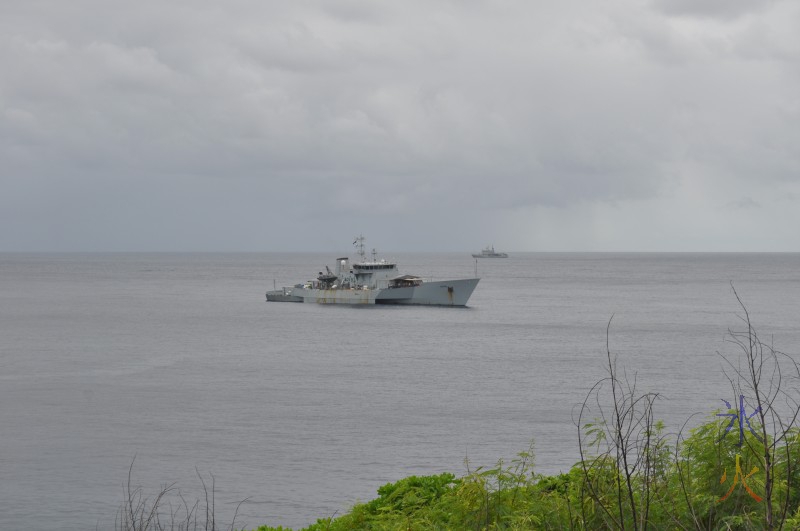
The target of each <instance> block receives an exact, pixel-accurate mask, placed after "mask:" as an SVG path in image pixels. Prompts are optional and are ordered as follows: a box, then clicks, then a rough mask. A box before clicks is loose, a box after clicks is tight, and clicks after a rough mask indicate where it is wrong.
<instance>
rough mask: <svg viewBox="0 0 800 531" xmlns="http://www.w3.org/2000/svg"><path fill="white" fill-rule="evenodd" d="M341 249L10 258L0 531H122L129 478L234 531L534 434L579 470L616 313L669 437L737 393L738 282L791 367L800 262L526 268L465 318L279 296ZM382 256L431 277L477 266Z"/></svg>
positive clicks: (485, 457)
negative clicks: (205, 511) (206, 490)
mask: <svg viewBox="0 0 800 531" xmlns="http://www.w3.org/2000/svg"><path fill="white" fill-rule="evenodd" d="M333 258H334V257H333V256H328V255H321V254H76V255H66V254H58V255H46V254H39V255H21V254H0V529H32V530H37V529H53V528H58V529H63V530H86V529H95V528H98V529H111V528H113V527H114V518H115V515H116V511H117V509H118V507H119V506H120V504H121V503H122V500H123V486H124V484H125V483H126V481H127V477H128V470H129V468H130V467H131V464H132V463H133V473H132V484H133V486H134V487H136V486H141V487H142V488H143V489H144V494H145V495H153V494H155V493H157V491H158V490H159V489H160V488H161V487H163V486H164V485H167V484H172V483H175V486H176V487H177V488H179V489H180V492H181V493H182V494H183V495H184V496H185V497H187V498H189V499H191V500H194V499H197V498H199V497H200V496H201V494H202V485H201V483H200V480H199V479H198V473H199V474H200V475H201V476H202V477H203V478H204V479H205V481H206V483H207V485H208V486H209V487H210V485H211V482H212V481H213V483H214V491H215V502H216V513H217V518H218V521H219V520H223V521H225V522H226V523H225V525H226V526H227V525H228V524H229V523H230V519H231V518H232V516H233V513H234V510H235V507H236V505H237V503H238V502H240V501H241V500H244V499H247V501H246V502H245V503H244V504H242V505H241V507H240V509H239V515H238V517H237V519H236V525H237V527H240V526H241V527H245V526H246V527H249V528H254V527H257V526H258V525H261V524H267V523H268V524H271V525H279V524H281V525H288V526H295V527H299V526H302V525H307V524H310V523H312V522H313V521H314V520H315V519H316V518H317V517H325V516H331V515H333V514H335V513H337V512H338V514H341V513H343V512H346V511H347V509H348V508H349V507H350V506H351V505H352V504H353V503H354V502H356V501H359V500H360V501H366V500H369V499H371V498H373V497H374V496H375V490H376V489H377V488H378V487H379V486H380V485H382V484H384V483H387V482H390V481H395V480H397V479H400V478H402V477H404V476H407V475H410V474H434V473H439V472H443V471H452V472H454V473H456V474H461V473H463V472H464V470H465V466H464V459H465V457H468V458H469V461H470V466H471V467H475V466H480V465H491V464H494V463H495V461H496V460H497V459H498V458H506V459H508V458H511V457H513V456H514V455H515V454H516V453H517V452H520V451H523V450H525V449H527V447H528V445H529V443H530V441H531V439H534V440H535V452H536V464H537V469H538V471H540V472H544V473H554V472H558V471H560V470H566V469H568V468H569V467H570V466H571V465H572V464H573V463H574V462H575V461H576V459H577V455H578V453H577V443H576V428H575V426H574V424H573V414H574V412H575V411H576V407H577V406H578V405H579V404H580V403H581V401H582V399H583V398H584V396H585V393H586V391H587V390H588V389H589V388H590V387H591V386H592V385H593V384H594V383H595V382H596V381H597V380H598V379H600V378H602V377H603V376H604V363H605V343H606V327H607V325H608V322H609V319H610V318H611V316H612V315H613V316H614V317H613V320H612V322H611V331H610V346H611V349H612V351H613V352H614V353H616V354H617V355H618V356H619V363H620V366H624V367H625V369H626V370H627V371H628V374H629V375H633V374H634V373H636V375H637V381H638V386H639V388H640V389H642V390H649V391H656V392H659V393H661V394H662V395H663V400H662V401H661V402H660V403H659V404H658V409H657V413H658V416H659V417H660V418H663V419H664V420H665V421H666V423H667V426H668V428H669V429H670V430H673V431H676V430H677V429H679V428H680V425H681V424H682V422H683V421H684V420H685V419H686V418H687V417H688V416H689V415H691V414H692V413H700V414H701V415H700V416H701V417H702V415H706V414H708V413H710V412H712V411H713V410H715V409H717V408H719V407H720V406H721V401H720V398H727V399H728V400H729V401H730V400H732V399H733V397H732V396H729V395H731V390H730V387H729V385H728V383H727V380H726V379H725V377H724V375H723V374H722V372H721V368H722V360H721V358H720V356H719V355H718V354H717V353H718V352H722V353H727V354H728V355H729V356H731V357H734V358H735V356H736V351H735V350H733V349H732V347H731V346H730V345H729V344H727V343H725V342H724V335H725V332H726V331H727V330H728V329H729V328H736V327H738V326H739V325H740V321H739V318H738V317H737V316H738V315H740V314H741V312H740V308H739V307H738V305H737V301H736V298H735V296H734V294H733V292H732V290H731V284H730V283H731V282H733V284H734V286H735V287H736V290H737V291H738V293H739V295H740V296H741V298H742V299H743V301H744V302H745V303H746V305H747V308H748V310H749V312H750V315H751V318H752V320H753V322H754V323H755V325H756V327H757V329H758V330H759V332H760V334H761V336H762V338H766V339H768V340H770V341H772V342H773V343H774V345H775V347H776V348H778V349H780V350H783V351H785V352H788V353H791V354H798V353H800V319H799V318H800V254H513V255H512V257H511V258H509V259H507V260H489V259H484V260H480V261H479V262H478V264H477V268H478V275H479V276H480V277H481V278H482V280H481V282H480V284H479V285H478V288H477V290H476V291H475V293H474V294H473V296H472V298H471V299H470V305H469V307H468V308H461V309H458V308H426V307H383V306H380V307H372V308H348V307H333V306H329V307H326V306H317V305H310V304H288V303H266V302H265V301H264V292H265V291H266V290H267V289H272V287H273V280H275V281H276V282H277V286H279V287H280V286H281V285H291V284H294V283H295V282H299V281H302V280H306V279H308V278H312V277H314V276H316V272H317V271H319V270H321V269H322V267H323V266H324V265H325V264H329V265H333V260H332V259H333ZM387 258H395V259H397V261H398V262H399V264H400V269H401V272H404V273H417V274H421V275H424V276H432V277H434V278H436V279H444V278H448V277H450V278H457V277H466V276H472V275H473V273H474V269H475V267H476V264H475V262H474V260H472V259H471V258H470V257H469V255H468V254H396V255H387ZM134 458H135V461H134ZM212 476H213V480H212Z"/></svg>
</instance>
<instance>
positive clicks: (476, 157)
mask: <svg viewBox="0 0 800 531" xmlns="http://www.w3.org/2000/svg"><path fill="white" fill-rule="evenodd" d="M704 6H705V7H703V8H702V9H701V8H699V7H697V6H695V4H689V3H684V2H679V1H674V0H671V1H660V2H654V3H652V4H650V5H631V4H630V3H628V2H623V1H621V0H618V1H612V2H608V3H604V4H603V5H602V6H601V5H589V6H586V5H583V4H582V3H579V2H574V1H567V2H560V3H548V4H542V5H537V4H536V3H531V2H517V1H509V2H494V3H490V2H466V3H461V2H447V1H440V2H424V3H422V2H407V3H402V4H376V3H374V2H362V1H356V0H348V1H336V2H314V1H303V2H291V3H285V2H251V1H245V0H239V1H234V2H230V3H226V4H225V5H224V6H223V5H220V4H217V3H211V2H202V1H201V2H194V3H191V4H183V3H177V2H167V3H163V2H153V1H152V0H145V1H142V2H137V3H132V4H119V3H108V2H100V1H99V0H83V1H80V2H74V3H69V4H64V3H60V2H46V1H43V2H30V3H14V5H8V4H7V5H5V6H4V7H2V8H0V35H2V37H0V43H2V45H1V46H0V67H1V68H2V71H3V72H4V75H3V76H2V78H0V157H2V160H3V161H4V164H3V168H2V169H0V184H2V186H3V190H4V191H5V193H4V194H3V196H2V197H1V198H0V221H2V222H3V227H4V228H2V229H0V250H4V249H6V250H30V249H40V250H47V249H56V250H70V249H76V250H93V249H97V250H102V249H106V248H113V249H114V250H124V249H128V248H130V249H132V250H138V249H145V250H147V249H155V250H171V249H174V250H214V249H220V250H236V249H241V250H268V249H273V248H283V249H298V250H301V249H304V248H306V247H311V248H319V247H324V246H325V245H328V244H327V242H329V241H330V240H331V239H332V238H336V237H342V238H343V241H344V243H347V242H346V239H347V238H349V237H350V236H351V235H352V234H351V233H353V232H361V231H365V230H366V229H365V228H364V226H365V225H367V226H369V227H370V228H371V229H372V230H374V231H376V232H377V233H378V234H379V235H381V234H382V235H384V236H385V237H386V238H388V239H389V240H390V241H389V245H392V242H395V244H396V245H397V246H398V248H403V247H404V246H409V248H419V247H420V246H423V245H428V246H430V248H436V249H442V248H452V249H466V248H472V247H475V246H476V245H478V246H481V245H485V242H486V241H494V242H495V243H497V244H498V245H499V244H502V245H503V246H504V247H506V248H519V249H526V248H527V249H531V250H536V249H541V248H542V246H543V245H544V246H545V247H546V248H555V247H558V248H562V247H563V248H574V249H580V248H593V249H594V248H598V247H602V241H601V240H597V241H592V240H591V239H589V240H587V239H585V238H583V237H578V236H576V235H578V234H580V230H579V226H576V228H575V229H570V230H569V231H567V230H564V231H563V233H562V232H559V230H560V229H559V227H558V224H557V223H555V222H556V221H561V222H563V215H565V213H567V212H571V213H573V219H575V220H577V219H582V220H584V223H587V224H591V223H598V222H599V220H600V218H597V217H586V216H582V215H581V216H575V215H574V213H575V209H585V210H584V211H593V212H597V213H602V214H597V215H598V216H600V215H602V216H606V217H604V218H602V223H605V222H608V223H617V224H618V225H617V226H615V230H618V231H620V233H621V234H620V236H619V242H616V240H615V243H614V245H615V246H617V247H622V248H625V247H626V244H625V241H626V240H625V237H624V234H625V233H626V231H630V228H629V227H630V225H631V223H630V222H624V218H625V216H626V215H629V216H634V215H637V212H638V211H639V210H638V209H639V208H640V206H639V205H642V204H650V205H651V209H662V210H663V212H664V213H665V214H664V218H663V224H664V226H663V227H661V228H659V230H662V231H669V230H670V229H669V224H670V223H671V222H675V223H677V220H673V219H672V218H671V217H670V214H669V213H670V212H679V211H680V212H682V214H681V219H692V218H693V217H694V219H696V221H697V223H698V225H702V224H704V223H706V221H705V218H704V215H705V214H703V212H702V208H700V206H699V205H701V204H702V203H703V201H702V200H700V199H698V197H699V196H698V195H697V194H713V197H712V196H709V197H708V201H716V202H717V203H718V204H723V205H724V204H733V203H735V202H736V201H737V200H738V199H739V198H741V197H751V196H755V195H756V194H754V193H753V192H754V191H755V190H757V189H759V188H761V187H764V186H770V187H771V190H773V191H774V192H775V194H776V197H788V196H789V194H790V193H792V192H794V191H795V187H796V185H797V183H798V178H799V177H800V171H799V170H800V147H799V146H800V127H799V126H798V124H799V123H800V121H798V113H800V100H799V99H798V96H797V94H800V90H798V89H799V88H800V86H799V85H800V79H799V76H798V74H799V73H800V72H799V71H798V68H797V66H796V65H797V64H800V62H798V58H799V56H800V37H798V36H797V35H796V32H795V31H794V30H793V28H796V27H797V22H800V8H798V7H797V6H796V5H795V3H793V2H789V1H783V2H780V1H775V2H765V3H760V4H758V5H757V6H756V7H753V6H751V4H750V3H742V2H726V3H705V4H704ZM748 6H749V7H748ZM421 13H424V16H421V15H420V14H421ZM690 183H691V184H690ZM771 193H772V192H771ZM759 197H762V196H761V195H759ZM776 200H777V199H776ZM760 201H763V202H765V203H766V202H767V201H768V198H767V197H764V198H763V199H760ZM604 205H605V206H604ZM608 205H613V208H612V209H611V210H609V209H608V208H606V206H608ZM765 206H766V204H765ZM720 212H722V211H720ZM376 215H377V217H375V216H376ZM719 215H723V214H719ZM542 216H544V217H545V218H543V217H542ZM548 217H549V219H550V220H551V221H553V222H554V223H553V225H554V227H553V228H552V230H553V231H555V234H553V235H549V234H548V235H547V237H546V238H545V237H544V236H542V235H541V234H540V233H539V232H538V230H539V229H537V230H535V231H534V230H532V229H531V227H532V226H534V225H540V224H541V223H542V222H543V219H546V218H548ZM378 220H379V221H378ZM671 220H672V221H671ZM575 223H577V221H575ZM642 223H647V220H643V221H642ZM763 223H765V224H766V223H768V221H766V220H765V221H764V222H763ZM561 225H562V226H563V223H561ZM706 225H708V224H707V223H706ZM12 227H13V228H12ZM398 227H402V229H398ZM584 229H585V230H584V233H585V234H592V233H593V230H592V229H591V227H588V226H587V227H584ZM763 229H764V230H768V227H767V226H764V227H763ZM423 231H424V232H425V233H426V234H427V235H428V239H429V240H430V243H426V242H422V243H421V242H419V240H410V239H408V238H407V237H406V236H404V235H405V234H408V233H409V232H411V233H414V232H417V233H419V232H423ZM254 233H255V234H258V236H254V235H253V234H254ZM341 233H344V234H345V235H346V236H343V235H342V234H341ZM498 233H500V234H503V235H506V236H505V237H506V238H507V241H501V240H500V239H498V238H497V237H496V234H498ZM537 234H539V236H536V235H537ZM715 237H717V233H716V232H714V230H711V229H709V231H708V232H707V234H706V238H708V239H709V241H710V240H713V239H714V238H715ZM627 241H628V242H629V243H628V244H627V245H628V247H629V248H631V249H636V248H642V247H643V244H642V242H641V239H640V238H639V237H638V236H635V235H633V234H631V236H630V238H629V239H628V240H627ZM663 241H668V239H664V240H663ZM298 242H302V243H298ZM442 242H446V243H442ZM553 242H561V243H559V244H555V243H553ZM795 243H797V242H795V241H788V242H785V245H786V247H787V248H789V247H791V245H794V244H795ZM693 245H695V247H696V246H697V245H700V244H693ZM679 247H680V245H678V244H676V245H672V246H671V247H670V248H679Z"/></svg>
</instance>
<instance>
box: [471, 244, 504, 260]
mask: <svg viewBox="0 0 800 531" xmlns="http://www.w3.org/2000/svg"><path fill="white" fill-rule="evenodd" d="M472 257H473V258H508V253H498V252H495V250H494V245H488V246H487V247H486V249H484V250H483V251H481V253H480V254H473V255H472Z"/></svg>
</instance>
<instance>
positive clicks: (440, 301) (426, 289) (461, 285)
mask: <svg viewBox="0 0 800 531" xmlns="http://www.w3.org/2000/svg"><path fill="white" fill-rule="evenodd" d="M478 281H479V279H477V278H465V279H458V280H439V281H436V282H423V283H422V284H420V285H418V286H409V287H398V288H384V289H313V288H305V287H295V288H293V289H291V290H288V291H287V290H277V291H269V292H267V300H268V301H273V302H312V303H317V304H349V305H366V304H405V305H423V306H466V305H467V301H468V300H469V298H470V296H471V295H472V292H473V291H474V290H475V287H476V286H477V285H478Z"/></svg>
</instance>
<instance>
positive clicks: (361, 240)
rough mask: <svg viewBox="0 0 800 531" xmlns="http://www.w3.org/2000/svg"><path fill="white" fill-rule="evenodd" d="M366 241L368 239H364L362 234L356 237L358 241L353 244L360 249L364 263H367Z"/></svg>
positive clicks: (359, 252)
mask: <svg viewBox="0 0 800 531" xmlns="http://www.w3.org/2000/svg"><path fill="white" fill-rule="evenodd" d="M365 239H366V238H364V235H363V234H360V235H358V236H356V239H355V241H354V242H353V245H355V246H356V249H358V254H359V256H361V261H362V262H365V261H366V258H365V254H364V240H365Z"/></svg>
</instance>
